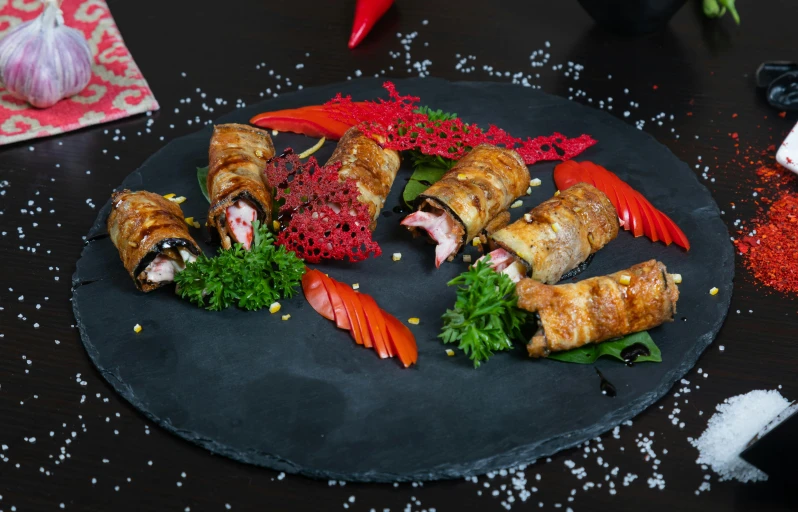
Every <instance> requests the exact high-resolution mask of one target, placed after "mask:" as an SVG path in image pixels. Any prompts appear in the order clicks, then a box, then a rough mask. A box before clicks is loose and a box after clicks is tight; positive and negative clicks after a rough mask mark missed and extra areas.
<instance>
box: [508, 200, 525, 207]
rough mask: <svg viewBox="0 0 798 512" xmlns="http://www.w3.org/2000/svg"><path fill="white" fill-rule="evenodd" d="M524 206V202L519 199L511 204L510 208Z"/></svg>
mask: <svg viewBox="0 0 798 512" xmlns="http://www.w3.org/2000/svg"><path fill="white" fill-rule="evenodd" d="M522 206H524V202H523V201H521V200H520V199H519V200H518V201H516V202H514V203H513V204H511V205H510V208H520V207H522Z"/></svg>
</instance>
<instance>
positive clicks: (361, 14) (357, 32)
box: [349, 0, 393, 49]
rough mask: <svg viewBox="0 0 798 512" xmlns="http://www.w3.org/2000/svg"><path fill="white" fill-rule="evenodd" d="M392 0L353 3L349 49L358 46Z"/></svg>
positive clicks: (362, 0)
mask: <svg viewBox="0 0 798 512" xmlns="http://www.w3.org/2000/svg"><path fill="white" fill-rule="evenodd" d="M392 4H393V0H357V2H356V3H355V21H354V22H353V23H352V35H350V36H349V48H350V49H352V48H354V47H355V46H357V45H359V44H360V42H361V41H362V40H363V39H364V38H365V37H366V34H368V33H369V31H370V30H371V28H372V27H373V26H374V24H375V23H377V20H379V19H380V18H382V16H383V15H384V14H385V13H386V12H387V11H388V8H389V7H391V5H392Z"/></svg>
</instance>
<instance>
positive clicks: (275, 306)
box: [269, 302, 283, 314]
mask: <svg viewBox="0 0 798 512" xmlns="http://www.w3.org/2000/svg"><path fill="white" fill-rule="evenodd" d="M282 307H283V306H281V305H280V303H279V302H273V303H272V305H271V306H269V313H272V314H274V313H277V312H278V311H280V308H282Z"/></svg>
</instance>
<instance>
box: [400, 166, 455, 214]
mask: <svg viewBox="0 0 798 512" xmlns="http://www.w3.org/2000/svg"><path fill="white" fill-rule="evenodd" d="M446 171H447V169H445V168H443V167H433V166H421V167H416V168H415V169H414V170H413V174H412V175H410V180H409V181H408V182H407V185H406V186H405V190H404V192H402V199H404V201H405V203H406V204H407V205H408V206H410V207H412V206H413V201H415V200H416V198H417V197H418V196H419V195H421V194H422V193H423V192H424V191H425V190H427V189H428V188H429V187H430V185H432V184H433V183H435V182H436V181H438V180H439V179H441V177H442V176H443V175H444V174H446Z"/></svg>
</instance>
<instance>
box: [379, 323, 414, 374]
mask: <svg viewBox="0 0 798 512" xmlns="http://www.w3.org/2000/svg"><path fill="white" fill-rule="evenodd" d="M383 315H384V316H385V324H386V325H387V326H388V337H389V338H390V340H391V343H392V344H393V347H394V350H395V351H396V353H397V354H398V355H399V360H400V361H402V364H403V365H404V366H405V368H407V367H409V366H410V365H411V364H413V363H415V362H416V361H418V347H417V346H416V338H415V336H413V333H412V332H411V331H410V329H408V327H407V326H406V325H405V324H403V323H402V322H400V321H399V320H398V319H397V318H396V317H395V316H393V315H391V314H390V313H387V312H385V311H383Z"/></svg>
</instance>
